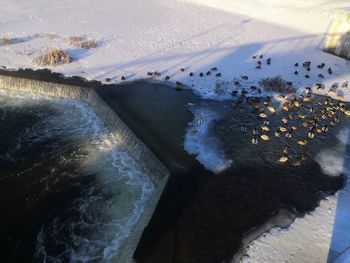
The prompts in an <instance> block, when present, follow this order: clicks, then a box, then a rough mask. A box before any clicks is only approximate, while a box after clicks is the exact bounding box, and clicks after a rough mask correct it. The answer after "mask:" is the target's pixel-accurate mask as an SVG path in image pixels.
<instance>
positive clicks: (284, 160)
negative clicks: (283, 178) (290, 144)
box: [278, 154, 288, 163]
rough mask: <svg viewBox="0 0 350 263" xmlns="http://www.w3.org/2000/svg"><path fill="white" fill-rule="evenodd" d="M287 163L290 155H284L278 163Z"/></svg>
mask: <svg viewBox="0 0 350 263" xmlns="http://www.w3.org/2000/svg"><path fill="white" fill-rule="evenodd" d="M286 161H288V155H287V154H283V155H282V156H281V157H280V158H279V159H278V162H279V163H285V162H286Z"/></svg>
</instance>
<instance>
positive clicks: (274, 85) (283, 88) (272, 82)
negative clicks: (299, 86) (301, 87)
mask: <svg viewBox="0 0 350 263" xmlns="http://www.w3.org/2000/svg"><path fill="white" fill-rule="evenodd" d="M259 85H260V86H262V87H263V89H264V90H265V91H267V92H277V93H282V94H289V93H294V92H295V91H296V89H295V88H294V87H293V85H292V83H290V82H288V81H285V80H284V79H282V77H281V76H276V77H274V78H265V79H262V80H260V81H259Z"/></svg>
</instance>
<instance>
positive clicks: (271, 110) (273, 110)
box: [267, 106, 276, 113]
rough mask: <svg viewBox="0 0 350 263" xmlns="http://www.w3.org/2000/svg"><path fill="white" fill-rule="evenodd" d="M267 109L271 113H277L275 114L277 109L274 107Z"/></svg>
mask: <svg viewBox="0 0 350 263" xmlns="http://www.w3.org/2000/svg"><path fill="white" fill-rule="evenodd" d="M267 109H268V110H269V111H270V112H271V113H275V112H276V108H274V107H271V106H269V107H267Z"/></svg>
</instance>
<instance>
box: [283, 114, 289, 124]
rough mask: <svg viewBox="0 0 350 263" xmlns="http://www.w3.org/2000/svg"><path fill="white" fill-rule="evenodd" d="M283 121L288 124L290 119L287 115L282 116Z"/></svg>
mask: <svg viewBox="0 0 350 263" xmlns="http://www.w3.org/2000/svg"><path fill="white" fill-rule="evenodd" d="M282 122H283V123H284V124H287V123H288V119H287V118H286V117H285V116H283V117H282Z"/></svg>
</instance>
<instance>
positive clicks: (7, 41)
mask: <svg viewBox="0 0 350 263" xmlns="http://www.w3.org/2000/svg"><path fill="white" fill-rule="evenodd" d="M11 44H13V40H12V39H11V38H9V37H2V38H0V46H5V45H11Z"/></svg>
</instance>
